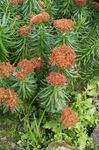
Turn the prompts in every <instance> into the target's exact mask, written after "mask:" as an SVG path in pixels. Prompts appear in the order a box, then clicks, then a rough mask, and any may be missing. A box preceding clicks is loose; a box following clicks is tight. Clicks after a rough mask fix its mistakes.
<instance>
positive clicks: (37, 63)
mask: <svg viewBox="0 0 99 150" xmlns="http://www.w3.org/2000/svg"><path fill="white" fill-rule="evenodd" d="M42 65H43V61H42V60H41V58H32V59H30V60H27V59H24V60H22V61H21V62H19V63H18V65H17V68H19V67H21V69H22V70H21V71H20V72H17V73H16V78H18V79H19V80H24V78H25V77H26V75H28V74H29V73H30V72H31V71H32V70H34V69H40V68H41V67H42Z"/></svg>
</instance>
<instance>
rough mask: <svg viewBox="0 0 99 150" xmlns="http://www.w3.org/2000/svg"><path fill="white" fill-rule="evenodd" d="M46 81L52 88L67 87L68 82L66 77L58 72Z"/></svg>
mask: <svg viewBox="0 0 99 150" xmlns="http://www.w3.org/2000/svg"><path fill="white" fill-rule="evenodd" d="M46 80H47V82H48V83H49V84H50V85H52V86H65V84H66V82H67V79H66V78H65V76H63V75H61V74H60V73H57V72H51V73H50V74H49V76H48V77H47V78H46Z"/></svg>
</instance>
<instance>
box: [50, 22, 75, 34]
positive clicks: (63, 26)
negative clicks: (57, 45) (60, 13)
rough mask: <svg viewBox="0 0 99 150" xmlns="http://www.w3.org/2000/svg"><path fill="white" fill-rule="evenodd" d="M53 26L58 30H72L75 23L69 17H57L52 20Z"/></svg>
mask: <svg viewBox="0 0 99 150" xmlns="http://www.w3.org/2000/svg"><path fill="white" fill-rule="evenodd" d="M53 25H54V27H55V28H56V29H57V30H59V31H69V32H71V31H73V28H74V25H75V23H74V22H73V21H72V20H71V19H59V20H55V21H54V24H53Z"/></svg>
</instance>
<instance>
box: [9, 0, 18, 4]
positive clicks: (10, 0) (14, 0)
mask: <svg viewBox="0 0 99 150" xmlns="http://www.w3.org/2000/svg"><path fill="white" fill-rule="evenodd" d="M9 2H10V3H11V4H13V5H16V4H18V0H9Z"/></svg>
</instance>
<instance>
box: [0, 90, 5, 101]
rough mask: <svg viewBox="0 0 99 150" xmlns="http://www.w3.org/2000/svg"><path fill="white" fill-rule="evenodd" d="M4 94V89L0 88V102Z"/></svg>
mask: <svg viewBox="0 0 99 150" xmlns="http://www.w3.org/2000/svg"><path fill="white" fill-rule="evenodd" d="M4 95H5V89H3V88H0V102H3V98H4Z"/></svg>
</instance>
